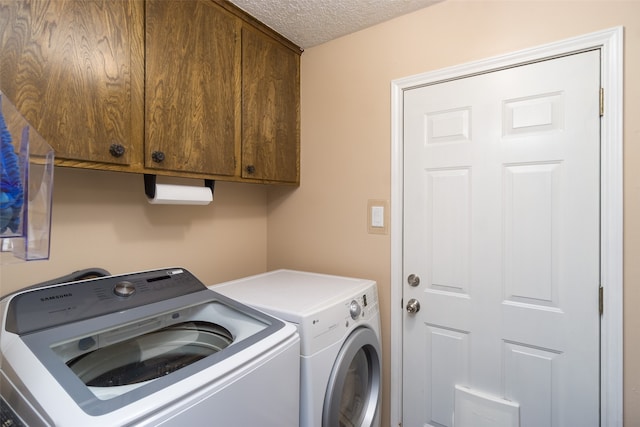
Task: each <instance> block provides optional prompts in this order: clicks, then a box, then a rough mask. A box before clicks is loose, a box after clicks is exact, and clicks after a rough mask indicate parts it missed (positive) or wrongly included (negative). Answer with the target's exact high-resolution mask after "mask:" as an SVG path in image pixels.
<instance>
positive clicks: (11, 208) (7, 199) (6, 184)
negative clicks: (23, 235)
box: [0, 97, 24, 234]
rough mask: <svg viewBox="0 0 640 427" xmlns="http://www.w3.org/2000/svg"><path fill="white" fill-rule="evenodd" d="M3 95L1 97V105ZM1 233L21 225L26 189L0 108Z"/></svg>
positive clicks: (15, 230)
mask: <svg viewBox="0 0 640 427" xmlns="http://www.w3.org/2000/svg"><path fill="white" fill-rule="evenodd" d="M1 101H2V97H0V106H1V105H2V103H1ZM0 142H1V146H0V148H1V149H2V153H1V154H2V156H1V157H0V162H2V163H1V164H0V166H2V167H0V172H2V176H1V177H0V234H1V233H4V232H5V231H6V230H7V229H9V230H11V232H13V233H16V232H17V231H18V228H19V227H20V213H21V211H22V204H23V203H24V191H23V188H22V181H21V180H20V166H19V163H18V155H17V154H16V153H15V152H14V149H13V144H12V138H11V134H10V133H9V129H7V124H6V123H5V120H4V115H3V114H2V109H1V108H0Z"/></svg>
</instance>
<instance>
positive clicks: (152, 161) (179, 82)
mask: <svg viewBox="0 0 640 427" xmlns="http://www.w3.org/2000/svg"><path fill="white" fill-rule="evenodd" d="M239 34H240V21H239V20H238V18H236V17H234V16H233V15H231V14H229V13H228V12H226V11H224V10H222V9H221V8H220V7H219V6H217V5H216V4H214V3H212V2H211V1H203V0H200V1H167V0H148V1H147V2H146V38H145V50H146V66H145V67H146V76H145V112H146V117H145V166H146V167H147V168H155V169H166V170H171V171H180V172H191V173H202V174H213V175H233V174H234V173H235V156H236V152H235V149H236V148H235V147H236V146H239V126H240V121H239V117H240V72H239V70H240V37H239Z"/></svg>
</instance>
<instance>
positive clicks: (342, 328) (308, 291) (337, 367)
mask: <svg viewBox="0 0 640 427" xmlns="http://www.w3.org/2000/svg"><path fill="white" fill-rule="evenodd" d="M212 289H214V290H215V291H216V292H219V293H221V294H223V295H226V296H228V297H230V298H232V299H235V300H238V301H241V302H244V303H246V304H248V305H251V306H253V307H255V308H257V309H259V310H262V311H264V312H266V313H269V314H271V315H273V316H276V317H278V318H280V319H283V320H286V321H288V322H291V323H295V324H296V325H297V326H298V332H299V333H300V344H301V345H300V369H301V375H300V381H301V384H300V390H301V394H300V426H301V427H352V426H357V427H361V426H362V427H371V426H379V425H380V404H381V390H382V388H381V386H382V373H381V369H382V364H381V363H382V352H381V342H380V312H379V309H378V294H377V285H376V282H374V281H372V280H364V279H356V278H348V277H341V276H332V275H326V274H317V273H311V272H303V271H295V270H276V271H272V272H268V273H265V274H259V275H256V276H251V277H247V278H243V279H239V280H235V281H231V282H226V283H221V284H219V285H216V286H213V287H212Z"/></svg>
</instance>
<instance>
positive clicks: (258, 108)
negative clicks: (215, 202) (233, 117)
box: [242, 26, 300, 183]
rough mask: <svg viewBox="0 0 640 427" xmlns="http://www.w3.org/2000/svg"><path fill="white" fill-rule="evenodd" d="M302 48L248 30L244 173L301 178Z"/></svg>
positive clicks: (244, 56)
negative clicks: (296, 50)
mask: <svg viewBox="0 0 640 427" xmlns="http://www.w3.org/2000/svg"><path fill="white" fill-rule="evenodd" d="M299 123H300V52H295V51H293V50H292V49H290V48H288V47H286V46H284V45H283V44H281V43H279V42H277V41H276V40H274V39H273V38H271V37H267V36H266V35H264V34H263V33H261V32H259V31H257V30H255V29H253V28H251V27H249V26H245V27H244V28H243V30H242V177H243V178H249V179H260V180H264V181H275V182H287V183H298V182H299V180H300V160H299V157H300V126H299Z"/></svg>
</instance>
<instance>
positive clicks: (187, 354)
mask: <svg viewBox="0 0 640 427" xmlns="http://www.w3.org/2000/svg"><path fill="white" fill-rule="evenodd" d="M232 342H233V337H232V335H231V333H230V332H229V331H228V330H227V329H225V328H223V327H222V326H219V325H216V324H214V323H209V322H200V321H192V322H184V323H179V324H176V325H172V326H169V327H166V328H163V329H159V330H157V331H154V332H150V333H147V334H144V335H140V336H137V337H135V338H131V339H128V340H126V341H123V342H119V343H117V344H113V345H110V346H107V347H103V348H100V349H98V350H95V351H92V352H89V353H86V354H83V355H81V356H78V357H76V358H74V359H73V360H70V361H69V362H67V366H69V368H71V370H72V371H73V372H74V373H75V374H76V375H77V376H78V377H79V378H80V379H81V380H82V381H83V382H84V383H85V384H86V385H88V386H92V387H114V386H123V385H131V384H137V383H141V382H144V381H149V380H153V379H155V378H158V377H161V376H164V375H167V374H170V373H171V372H174V371H176V370H178V369H180V368H183V367H185V366H188V365H190V364H192V363H194V362H197V361H198V360H200V359H203V358H205V357H207V356H209V355H211V354H214V353H217V352H218V351H220V350H222V349H224V348H225V347H227V346H228V345H229V344H231V343H232Z"/></svg>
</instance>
